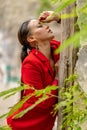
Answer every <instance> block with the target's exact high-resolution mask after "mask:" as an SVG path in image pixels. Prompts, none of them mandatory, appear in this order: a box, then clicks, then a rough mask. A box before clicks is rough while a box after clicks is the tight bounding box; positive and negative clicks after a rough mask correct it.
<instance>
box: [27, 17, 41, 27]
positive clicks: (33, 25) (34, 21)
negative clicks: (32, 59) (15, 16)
mask: <svg viewBox="0 0 87 130" xmlns="http://www.w3.org/2000/svg"><path fill="white" fill-rule="evenodd" d="M39 23H40V22H39V20H36V19H33V20H31V21H30V23H29V25H28V27H30V28H32V27H36V26H37V25H38V24H39Z"/></svg>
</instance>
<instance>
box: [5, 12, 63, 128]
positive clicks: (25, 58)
mask: <svg viewBox="0 0 87 130" xmlns="http://www.w3.org/2000/svg"><path fill="white" fill-rule="evenodd" d="M53 13H54V12H52V11H46V12H43V13H42V14H41V15H40V17H39V19H38V20H36V19H32V20H30V21H26V22H24V23H23V24H22V26H21V27H20V29H19V32H18V38H19V41H20V43H21V45H22V46H23V49H22V53H21V60H22V68H21V77H22V82H23V83H24V84H27V85H29V86H31V88H33V87H34V88H35V89H37V90H41V89H44V88H46V87H47V86H48V85H58V80H57V79H58V75H57V73H58V72H55V68H54V66H55V64H56V62H57V60H59V54H58V55H54V50H55V49H56V48H57V47H59V45H60V42H58V41H56V40H53V39H54V35H53V32H52V31H51V29H50V28H49V26H46V25H44V24H43V22H51V21H54V20H55V21H57V22H58V21H60V18H59V16H58V15H56V14H54V15H53ZM50 16H51V17H50ZM27 49H29V50H30V51H29V52H28V53H27ZM32 86H33V87H32ZM31 93H33V90H32V89H29V88H27V89H26V90H25V91H23V93H22V97H23V96H26V95H28V94H31ZM51 94H52V95H57V90H55V91H52V92H51ZM49 96H50V95H49ZM36 101H37V98H36V97H35V96H33V97H32V98H30V99H29V100H28V101H26V102H25V103H24V104H23V106H22V108H21V109H20V110H18V112H20V111H22V110H24V109H25V108H27V107H29V106H31V105H32V104H34V103H35V102H36ZM56 102H57V98H54V97H52V98H49V99H47V100H45V101H43V102H42V103H40V104H39V105H37V106H36V107H35V108H34V109H32V110H30V111H29V112H27V113H26V114H25V115H24V116H22V117H21V118H18V119H14V118H13V116H14V115H15V114H13V115H12V116H10V117H8V119H7V123H8V124H9V126H11V128H12V130H52V128H53V125H54V121H55V118H56V116H53V115H52V114H51V112H52V110H53V105H55V103H56Z"/></svg>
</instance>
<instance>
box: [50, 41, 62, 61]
mask: <svg viewBox="0 0 87 130" xmlns="http://www.w3.org/2000/svg"><path fill="white" fill-rule="evenodd" d="M50 45H51V48H52V53H53V54H52V55H53V58H54V63H56V62H57V61H58V60H59V58H60V54H59V53H58V54H54V51H55V50H56V49H57V48H59V47H60V41H56V40H52V41H51V42H50Z"/></svg>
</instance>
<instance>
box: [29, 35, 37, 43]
mask: <svg viewBox="0 0 87 130" xmlns="http://www.w3.org/2000/svg"><path fill="white" fill-rule="evenodd" d="M27 41H28V42H29V43H35V41H36V39H35V38H34V37H33V36H29V37H27Z"/></svg>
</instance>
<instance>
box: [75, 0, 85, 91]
mask: <svg viewBox="0 0 87 130" xmlns="http://www.w3.org/2000/svg"><path fill="white" fill-rule="evenodd" d="M85 4H86V1H85V0H77V9H78V8H82V7H83V6H84V5H85ZM77 13H78V10H77ZM81 18H82V14H81V13H78V24H79V28H80V31H82V29H83V27H82V26H83V24H86V23H87V21H83V22H80V19H81ZM80 45H81V48H80V50H79V52H78V60H77V63H76V68H75V70H76V72H77V74H78V75H79V79H78V82H79V84H80V86H81V87H82V88H83V89H84V90H85V91H86V92H87V38H84V36H83V35H82V34H81V36H80Z"/></svg>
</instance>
